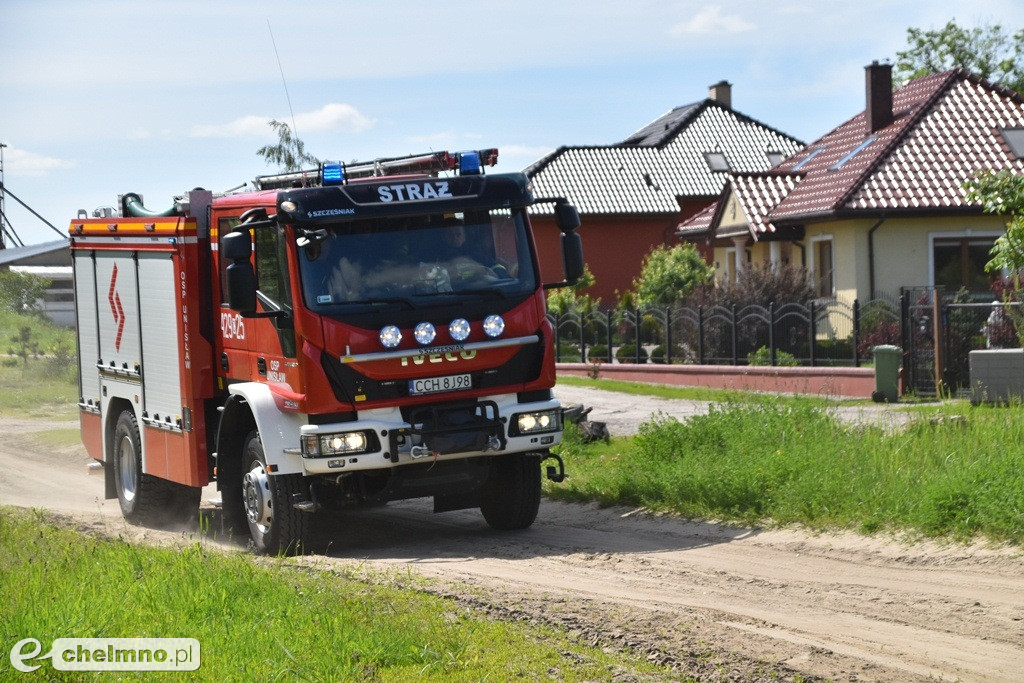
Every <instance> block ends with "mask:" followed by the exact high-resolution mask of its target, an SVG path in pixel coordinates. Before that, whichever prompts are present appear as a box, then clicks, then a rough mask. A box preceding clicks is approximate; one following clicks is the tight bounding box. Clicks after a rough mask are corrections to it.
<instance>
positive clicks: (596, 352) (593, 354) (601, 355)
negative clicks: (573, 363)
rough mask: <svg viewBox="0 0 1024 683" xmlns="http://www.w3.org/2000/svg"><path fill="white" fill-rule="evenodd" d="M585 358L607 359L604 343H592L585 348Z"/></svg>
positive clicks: (606, 349)
mask: <svg viewBox="0 0 1024 683" xmlns="http://www.w3.org/2000/svg"><path fill="white" fill-rule="evenodd" d="M587 360H608V347H607V346H605V345H604V344H594V345H593V346H591V347H590V348H589V349H587Z"/></svg>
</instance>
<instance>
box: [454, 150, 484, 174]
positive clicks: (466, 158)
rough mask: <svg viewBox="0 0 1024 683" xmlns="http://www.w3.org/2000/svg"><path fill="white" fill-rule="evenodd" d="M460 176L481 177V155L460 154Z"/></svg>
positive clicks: (473, 153)
mask: <svg viewBox="0 0 1024 683" xmlns="http://www.w3.org/2000/svg"><path fill="white" fill-rule="evenodd" d="M459 175H480V154H479V153H478V152H462V153H461V154H459Z"/></svg>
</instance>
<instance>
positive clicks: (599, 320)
mask: <svg viewBox="0 0 1024 683" xmlns="http://www.w3.org/2000/svg"><path fill="white" fill-rule="evenodd" d="M936 296H937V297H938V307H936V303H935V297H936ZM1010 306H1020V304H1010ZM1016 310H1020V311H1021V314H1022V315H1024V309H1016ZM1006 311H1007V309H1006V308H1005V307H1004V305H1003V304H992V303H970V302H953V301H951V300H949V298H948V297H946V296H945V295H944V294H943V292H942V290H941V289H936V288H915V289H909V288H908V289H904V290H903V291H902V292H901V294H900V296H899V297H893V298H880V299H874V300H871V301H866V302H862V301H860V300H854V301H853V302H850V303H847V302H844V301H841V300H829V301H812V302H809V303H807V304H799V303H787V304H781V305H775V304H770V305H768V306H767V307H765V306H756V305H749V306H731V307H723V306H710V307H703V306H676V307H671V308H644V309H611V310H591V311H584V312H569V313H560V314H559V313H548V319H549V320H550V321H551V324H552V326H553V327H554V329H555V333H556V337H557V342H558V344H557V347H556V359H557V360H558V361H559V362H579V361H584V360H585V361H601V362H605V363H685V364H701V365H772V366H783V365H800V366H810V367H822V366H852V367H859V366H861V365H863V364H865V363H871V362H872V361H873V358H872V349H873V348H874V347H875V346H878V345H882V344H892V345H895V346H899V347H901V348H902V349H903V352H904V362H903V365H904V368H905V371H906V373H907V382H908V385H909V387H910V388H911V389H912V390H913V391H914V392H915V393H918V394H919V395H935V393H937V386H938V385H937V383H936V380H937V379H938V380H939V381H940V382H941V383H942V384H944V386H945V388H946V389H948V390H952V391H956V390H960V389H964V388H966V387H967V385H968V384H969V377H968V372H969V364H968V354H969V353H970V351H972V350H974V349H983V348H992V347H1015V346H1018V344H1017V339H1016V335H1015V334H1014V332H1013V325H1012V320H1011V315H1012V314H1009V313H1007V312H1006ZM936 315H938V317H939V324H938V325H936V324H935V316H936ZM936 335H938V337H937V338H938V341H939V343H938V345H936ZM936 350H938V352H939V353H938V356H936ZM936 363H938V364H939V368H940V371H939V373H936V372H935V367H936Z"/></svg>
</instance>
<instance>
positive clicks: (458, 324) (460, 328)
mask: <svg viewBox="0 0 1024 683" xmlns="http://www.w3.org/2000/svg"><path fill="white" fill-rule="evenodd" d="M448 334H450V335H451V336H452V339H454V340H455V341H466V339H467V338H468V337H469V321H468V320H466V319H465V318H456V319H455V320H453V321H452V322H451V324H449V325H448Z"/></svg>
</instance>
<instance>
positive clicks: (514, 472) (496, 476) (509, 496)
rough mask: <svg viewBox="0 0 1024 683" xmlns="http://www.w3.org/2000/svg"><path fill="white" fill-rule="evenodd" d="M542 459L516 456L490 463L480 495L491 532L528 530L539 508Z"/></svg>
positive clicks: (482, 509) (501, 457) (523, 454)
mask: <svg viewBox="0 0 1024 683" xmlns="http://www.w3.org/2000/svg"><path fill="white" fill-rule="evenodd" d="M540 460H541V459H540V457H538V456H537V454H535V453H514V454H512V455H501V456H496V457H494V458H493V459H492V460H491V472H490V475H489V476H488V478H487V483H486V484H484V487H483V490H482V491H481V496H480V501H481V502H480V512H482V513H483V515H484V519H485V520H487V523H488V524H489V525H490V526H491V528H492V529H499V530H501V531H510V530H513V529H526V528H527V527H529V526H530V525H531V524H533V521H534V520H535V519H537V511H538V510H539V509H540V481H541V479H540Z"/></svg>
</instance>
